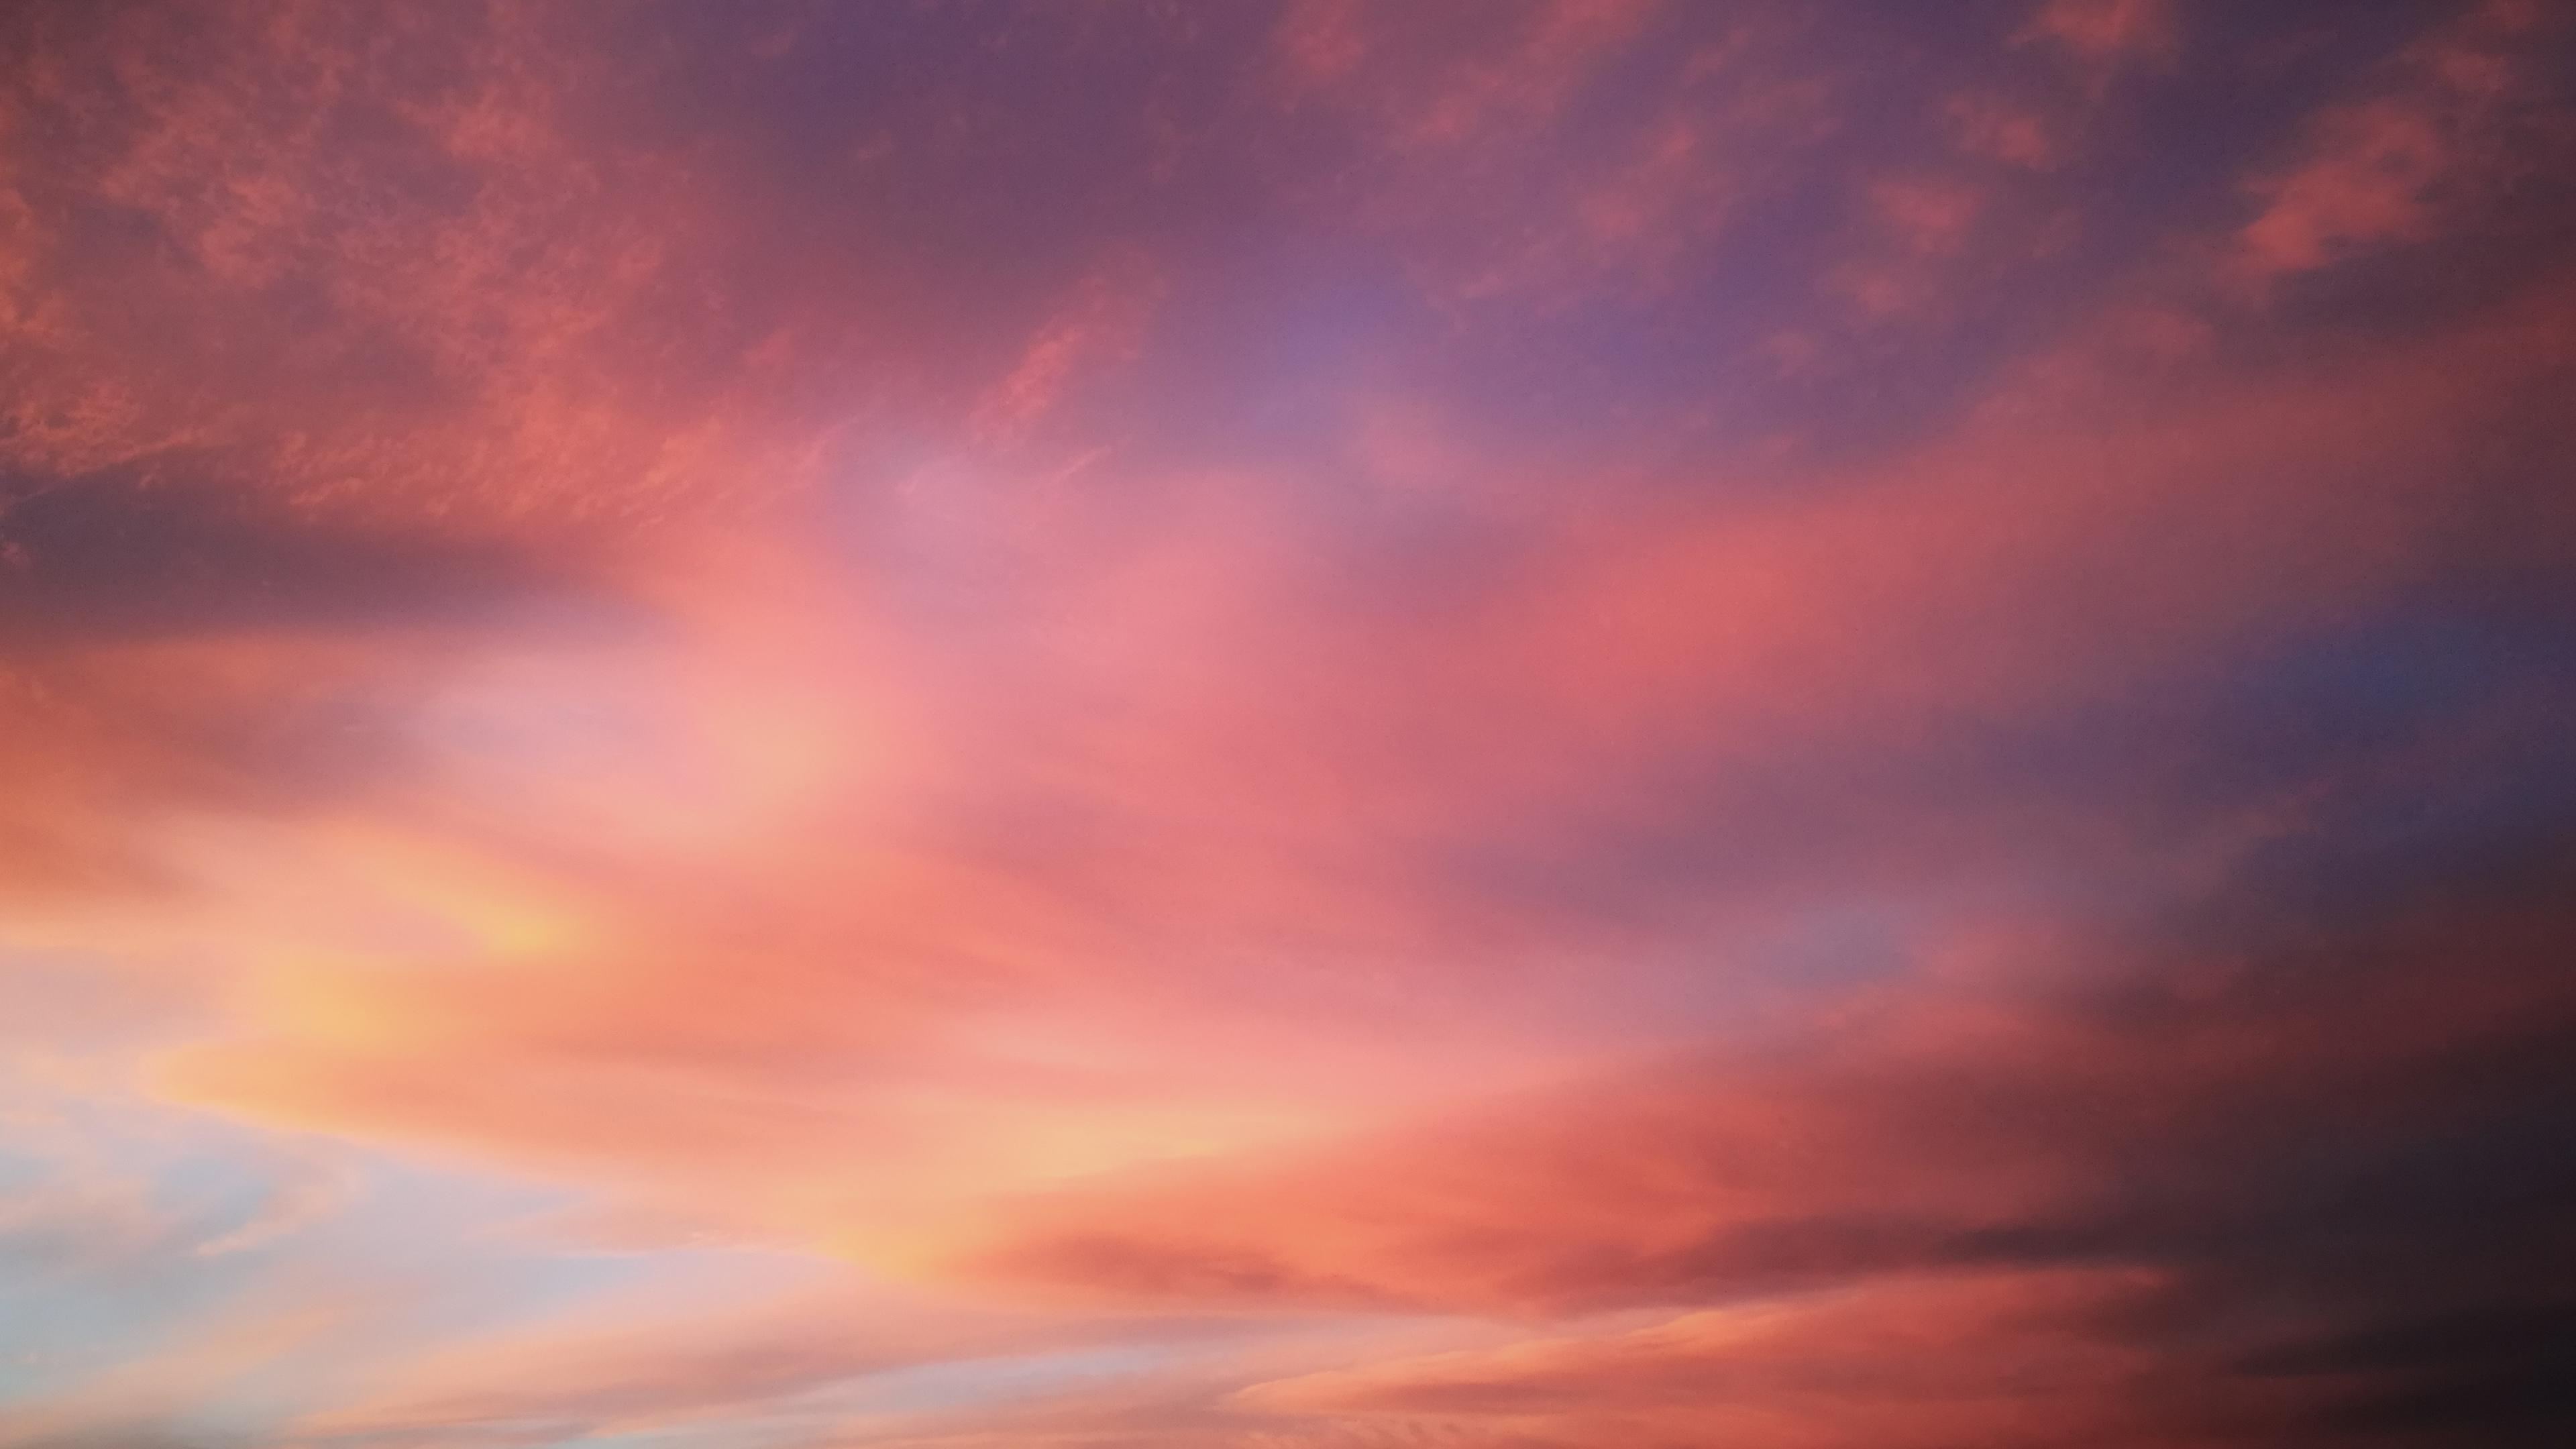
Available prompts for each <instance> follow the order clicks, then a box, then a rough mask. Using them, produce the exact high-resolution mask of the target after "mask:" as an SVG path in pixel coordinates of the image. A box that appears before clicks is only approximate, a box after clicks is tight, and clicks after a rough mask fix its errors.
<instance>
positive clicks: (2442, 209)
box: [2235, 3, 2571, 281]
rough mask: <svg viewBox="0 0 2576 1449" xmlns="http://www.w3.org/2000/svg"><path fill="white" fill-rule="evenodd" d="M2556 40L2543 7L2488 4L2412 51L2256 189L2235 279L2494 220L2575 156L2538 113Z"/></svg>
mask: <svg viewBox="0 0 2576 1449" xmlns="http://www.w3.org/2000/svg"><path fill="white" fill-rule="evenodd" d="M2563 31H2564V27H2563V26H2562V25H2558V24H2556V23H2554V22H2553V21H2552V19H2551V18H2550V16H2549V15H2548V14H2547V13H2546V12H2545V11H2544V10H2543V9H2541V8H2539V7H2533V6H2526V5H2518V4H2513V3H2494V4H2486V5H2481V6H2478V7H2475V8H2473V9H2471V10H2470V11H2468V12H2467V13H2466V14H2464V15H2462V16H2461V17H2460V18H2458V19H2457V20H2455V21H2453V22H2451V23H2449V24H2446V25H2443V26H2439V27H2436V28H2434V29H2433V30H2432V31H2431V32H2430V33H2428V34H2426V35H2425V36H2424V37H2422V38H2421V39H2419V40H2417V41H2415V42H2414V43H2413V44H2411V45H2409V46H2407V47H2406V48H2405V49H2404V50H2403V51H2401V52H2400V53H2399V54H2398V55H2397V56H2396V57H2394V58H2393V59H2392V60H2391V61H2390V62H2388V64H2387V65H2386V67H2385V68H2384V70H2383V73H2382V75H2381V76H2380V77H2378V78H2377V84H2376V85H2372V86H2369V87H2366V88H2365V93H2364V94H2361V95H2358V96H2356V97H2353V98H2351V99H2348V100H2346V101H2344V102H2342V103H2340V104H2337V105H2334V106H2331V107H2329V108H2327V109H2326V110H2324V111H2323V112H2321V113H2320V114H2318V115H2317V116H2316V117H2315V118H2313V119H2312V120H2311V121H2310V122H2309V123H2308V125H2307V127H2306V136H2305V138H2304V144H2303V146H2302V147H2301V154H2300V155H2299V157H2298V159H2297V160H2295V161H2294V162H2293V163H2291V164H2289V165H2287V166H2285V167H2283V168H2281V169H2280V170H2278V171H2276V172H2274V173H2272V174H2270V175H2267V176H2264V177H2261V178H2260V179H2258V180H2256V181H2255V182H2254V183H2253V184H2252V186H2251V188H2250V189H2251V190H2252V191H2253V193H2254V195H2255V196H2256V197H2258V198H2259V199H2260V201H2261V210H2260V211H2259V213H2258V214H2257V215H2256V216H2255V217H2254V219H2253V220H2252V221H2250V222H2248V223H2246V225H2245V227H2244V229H2243V230H2242V231H2241V232H2240V233H2239V234H2238V238H2237V255H2236V258H2235V261H2236V263H2237V265H2238V267H2239V268H2240V269H2241V270H2242V271H2243V272H2244V273H2245V274H2246V275H2248V276H2250V277H2251V278H2253V279H2255V280H2257V281H2261V280H2266V279H2271V278H2278V277H2286V276H2295V275H2297V274H2300V273H2303V272H2311V271H2316V270H2318V269H2321V268H2324V267H2328V266H2331V265H2334V264H2335V263H2337V262H2340V261H2343V260H2345V259H2347V258H2350V257H2355V256H2360V255H2366V254H2369V253H2371V252H2375V251H2379V250H2382V249H2385V248H2387V247H2390V246H2400V245H2406V244H2412V243H2421V242H2424V241H2427V240H2429V239H2430V238H2432V237H2433V236H2434V235H2436V234H2437V233H2439V232H2442V231H2446V230H2450V229H2454V228H2459V227H2463V226H2477V225H2479V224H2480V222H2481V220H2482V219H2485V218H2491V216H2492V213H2493V210H2494V208H2495V207H2496V205H2497V203H2498V202H2499V200H2500V199H2501V198H2502V197H2503V196H2504V195H2505V194H2506V193H2507V192H2508V191H2509V190H2510V189H2511V188H2513V187H2514V186H2515V185H2516V184H2517V182H2518V180H2519V179H2520V178H2521V177H2524V176H2526V175H2529V174H2533V173H2534V172H2535V171H2536V170H2537V169H2543V168H2546V167H2547V166H2548V165H2549V164H2550V162H2549V161H2548V160H2547V158H2549V157H2551V156H2555V155H2559V154H2562V153H2563V152H2564V151H2565V150H2566V148H2567V147H2568V145H2569V143H2570V139H2571V137H2570V133H2569V132H2568V130H2567V127H2566V124H2565V121H2564V118H2563V116H2562V115H2561V113H2560V112H2559V111H2558V110H2557V109H2556V108H2553V107H2547V106H2541V105H2537V104H2535V103H2536V102H2538V101H2540V100H2541V98H2543V97H2545V96H2547V95H2549V94H2551V92H2552V88H2553V87H2554V85H2555V84H2556V82H2555V81H2554V79H2553V77H2552V73H2551V69H2550V58H2551V57H2552V56H2555V55H2558V54H2560V53H2561V52H2562V51H2563V50H2564V49H2565V37H2564V34H2563Z"/></svg>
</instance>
